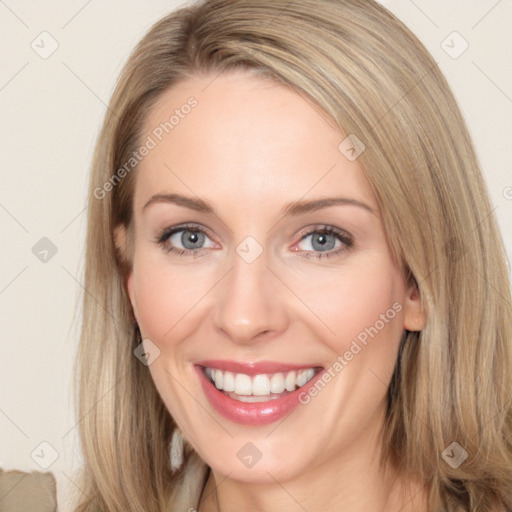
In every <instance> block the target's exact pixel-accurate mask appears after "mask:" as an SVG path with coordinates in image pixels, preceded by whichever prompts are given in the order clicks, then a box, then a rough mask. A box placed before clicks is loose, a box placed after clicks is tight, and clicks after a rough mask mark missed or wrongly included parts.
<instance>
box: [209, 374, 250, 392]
mask: <svg viewBox="0 0 512 512" xmlns="http://www.w3.org/2000/svg"><path fill="white" fill-rule="evenodd" d="M217 371H220V370H217ZM235 393H236V394H237V395H252V382H251V377H249V375H245V374H243V373H237V374H236V376H235Z"/></svg>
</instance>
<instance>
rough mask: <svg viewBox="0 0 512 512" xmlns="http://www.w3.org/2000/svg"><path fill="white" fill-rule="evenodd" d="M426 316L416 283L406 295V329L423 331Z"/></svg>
mask: <svg viewBox="0 0 512 512" xmlns="http://www.w3.org/2000/svg"><path fill="white" fill-rule="evenodd" d="M425 322H426V317H425V312H424V311H423V309H422V305H421V297H420V293H419V291H418V288H417V287H416V285H413V286H411V287H410V288H409V289H408V290H407V292H406V296H405V304H404V329H405V330H407V331H421V330H422V329H423V328H424V327H425Z"/></svg>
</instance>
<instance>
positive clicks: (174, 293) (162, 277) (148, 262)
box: [132, 252, 211, 348]
mask: <svg viewBox="0 0 512 512" xmlns="http://www.w3.org/2000/svg"><path fill="white" fill-rule="evenodd" d="M162 260H163V259H160V258H158V257H157V258H155V257H151V255H150V256H147V255H145V254H143V253H142V252H141V257H140V258H139V259H138V261H136V262H135V265H134V270H133V278H132V279H133V290H134V302H135V304H134V308H135V310H136V312H137V322H138V324H139V327H140V329H141V333H142V336H143V337H144V338H149V339H150V340H151V341H153V342H154V343H156V344H157V345H161V347H160V348H165V347H166V346H169V345H171V344H172V343H173V340H177V339H182V338H183V336H186V334H187V329H188V328H192V327H193V325H195V322H194V321H193V320H194V318H195V317H196V316H197V315H198V314H199V313H200V311H201V300H202V299H203V298H204V297H205V294H206V293H207V291H208V290H209V288H211V285H210V284H209V280H208V276H207V275H201V274H200V273H198V272H197V269H196V270H194V271H191V270H190V269H187V268H186V267H185V266H171V265H169V264H168V262H167V263H166V262H165V261H162ZM190 268H192V267H190Z"/></svg>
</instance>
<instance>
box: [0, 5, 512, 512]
mask: <svg viewBox="0 0 512 512" xmlns="http://www.w3.org/2000/svg"><path fill="white" fill-rule="evenodd" d="M297 1H300V0H297ZM181 3H182V2H176V1H172V0H169V1H163V0H152V1H149V2H142V1H136V0H130V1H121V0H108V1H102V2H99V1H89V2H87V1H86V0H76V1H68V2H59V1H57V0H47V1H44V2H38V3H36V2H29V1H24V0H19V1H15V0H6V1H5V2H0V32H1V33H3V34H4V36H3V37H2V39H3V41H4V43H3V45H2V46H1V47H0V54H1V63H2V65H1V66H0V108H1V120H2V122H1V132H0V141H1V142H0V143H1V148H2V151H1V164H2V165H1V169H0V172H1V187H0V223H1V228H2V250H1V252H0V267H1V273H0V311H1V332H2V337H3V339H2V357H1V358H0V375H1V384H0V432H1V444H0V467H4V468H6V469H14V468H16V469H21V470H24V471H31V470H39V471H42V470H43V469H42V468H41V466H40V465H38V463H39V464H43V465H48V464H50V463H51V462H52V457H53V458H54V457H55V456H57V458H56V460H55V461H54V462H53V463H51V465H49V466H48V470H49V471H52V472H53V473H54V474H55V476H56V478H57V485H58V496H59V503H60V508H59V510H60V512H68V511H70V510H71V504H70V500H69V491H70V490H73V491H74V490H76V486H75V484H74V483H73V480H74V479H75V471H76V470H77V469H78V468H79V466H80V453H79V448H78V439H77V429H76V428H75V427H76V424H77V421H78V420H77V418H76V417H75V412H74V406H73V397H72V394H71V369H72V363H73V356H74V353H75V350H76V345H77V339H78V328H79V325H80V315H79V314H78V315H76V318H75V319H74V316H75V311H76V309H77V308H78V307H79V301H80V295H81V294H82V293H83V289H82V286H81V282H82V276H81V269H82V265H83V253H84V236H85V229H86V225H85V219H86V199H85V198H86V187H87V182H88V172H89V166H90V163H91V155H92V151H93V147H94V144H95V140H96V137H97V134H98V131H99V128H100V124H101V122H102V118H103V115H104V112H105V110H106V104H107V103H108V101H109V98H110V95H111V93H112V91H113V88H114V84H115V81H116V79H117V76H118V73H119V71H120V69H121V67H122V64H123V63H124V62H125V60H126V58H127V57H128V55H129V53H130V51H131V49H132V48H133V47H134V45H135V44H136V43H137V42H138V40H139V39H140V38H141V37H142V35H143V34H144V33H145V32H146V31H147V29H148V28H149V27H150V26H151V25H152V24H153V23H154V22H155V21H156V20H157V19H159V18H160V17H161V16H163V15H164V14H166V13H167V12H169V11H170V10H172V9H174V8H175V7H176V6H178V5H180V4H181ZM382 3H383V4H384V5H386V6H387V7H388V8H389V9H390V10H391V11H392V12H394V13H395V14H396V15H397V16H398V17H399V18H400V19H402V20H403V21H404V22H405V23H406V24H407V25H408V26H409V27H410V28H411V29H412V31H413V32H414V33H416V34H417V35H418V37H419V38H420V39H421V40H422V41H423V43H424V44H425V45H426V46H427V48H428V49H429V50H430V52H431V53H432V54H433V56H434V58H435V59H436V61H437V62H438V63H439V66H440V68H441V70H442V71H443V72H444V73H445V75H446V76H447V78H448V81H449V82H450V84H451V85H452V87H453V89H454V92H455V95H456V97H457V99H458V101H459V103H460V106H461V108H462V111H463V113H464V115H465V117H466V120H467V122H468V124H469V128H470V131H471V134H472V136H473V138H474V142H475V145H476V148H477V151H478V155H479V158H480V160H481V164H482V167H483V170H484V175H485V178H486V180H487V183H488V187H489V193H490V196H491V200H492V204H493V207H494V210H493V213H494V214H495V215H496V216H497V218H498V221H499V224H500V226H501V229H502V232H503V235H504V238H505V243H506V247H507V252H508V255H509V260H510V259H511V255H512V171H511V169H512V165H511V164H512V144H511V142H510V137H511V134H512V66H511V63H510V62H511V61H510V56H509V53H510V51H509V50H510V48H511V47H512V31H510V22H511V21H512V3H511V2H509V1H506V0H501V1H496V0H472V1H463V0H448V1H447V0H430V1H428V0H415V1H414V2H413V1H412V0H386V1H383V2H382ZM454 31H456V32H458V34H459V35H456V34H455V35H454V34H453V32H454ZM42 32H48V33H49V34H50V36H48V35H40V34H41V33H42ZM461 37H462V38H463V39H462V38H461ZM52 39H53V40H55V41H57V43H58V48H57V49H56V51H55V52H54V53H53V54H52V55H50V56H47V55H46V54H47V53H49V52H50V50H51V49H52V44H53V45H55V43H54V42H53V41H52ZM463 40H465V41H466V42H467V44H468V45H469V46H468V48H467V50H466V51H465V52H464V53H462V54H461V55H460V56H458V58H453V57H454V56H455V55H456V54H458V53H459V52H460V51H461V50H462V46H461V45H465V44H466V43H464V41H463ZM443 41H445V42H444V43H443ZM33 47H34V48H33ZM445 50H447V51H448V52H449V53H451V54H452V55H451V56H450V55H449V54H448V53H447V51H445ZM45 52H46V53H45ZM41 55H42V56H43V57H47V58H42V56H41ZM41 239H43V240H42V241H41ZM34 247H35V248H34ZM55 251H56V252H55ZM54 253H55V254H54ZM40 443H48V444H43V445H41V444H40ZM34 450H35V451H34ZM31 454H32V456H31ZM36 461H37V462H36Z"/></svg>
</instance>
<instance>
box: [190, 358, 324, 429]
mask: <svg viewBox="0 0 512 512" xmlns="http://www.w3.org/2000/svg"><path fill="white" fill-rule="evenodd" d="M196 370H197V371H198V373H199V378H200V380H201V385H202V386H203V390H204V393H205V395H206V397H207V398H208V400H209V401H210V403H211V404H212V406H213V408H214V409H215V410H216V411H217V412H219V413H220V414H221V415H222V416H224V417H225V418H227V419H228V420H231V421H233V422H235V423H240V424H243V425H266V424H269V423H274V422H275V421H279V420H280V419H282V418H284V417H285V416H286V415H287V414H289V413H290V412H291V411H293V410H294V409H296V408H297V407H298V406H299V405H301V402H300V401H299V395H300V394H301V393H307V392H308V389H309V388H310V387H312V386H314V383H315V382H316V381H317V380H318V379H319V378H320V377H321V375H322V373H323V371H322V370H320V371H318V372H317V373H316V374H315V375H314V376H313V378H312V379H311V380H310V381H309V382H308V383H307V384H305V385H304V386H302V387H301V388H299V389H296V390H295V391H292V392H291V393H288V394H287V395H284V396H282V397H280V398H274V399H272V400H268V401H267V402H239V401H238V400H234V399H233V398H229V397H228V396H226V395H225V394H224V393H222V391H219V390H218V389H217V388H216V387H215V385H214V384H212V383H211V382H210V381H209V380H208V378H207V377H206V375H205V373H204V370H203V368H202V367H200V366H196Z"/></svg>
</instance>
